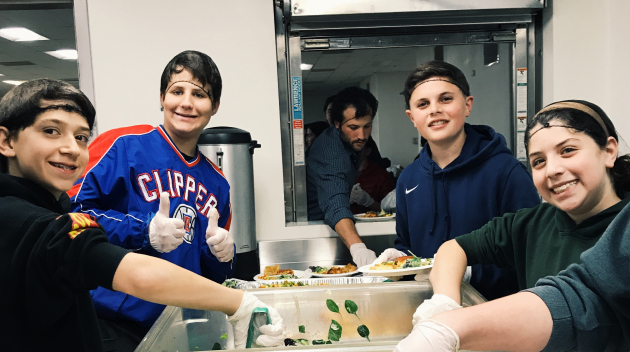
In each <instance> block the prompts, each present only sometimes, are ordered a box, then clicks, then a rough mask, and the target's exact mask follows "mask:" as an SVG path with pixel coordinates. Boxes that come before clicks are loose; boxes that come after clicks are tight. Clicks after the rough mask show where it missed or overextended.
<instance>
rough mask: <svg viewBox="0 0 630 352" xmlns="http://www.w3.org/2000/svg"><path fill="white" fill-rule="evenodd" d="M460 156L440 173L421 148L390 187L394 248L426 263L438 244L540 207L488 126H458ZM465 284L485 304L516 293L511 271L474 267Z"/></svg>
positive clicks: (528, 178) (427, 151)
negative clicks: (460, 131) (462, 133)
mask: <svg viewBox="0 0 630 352" xmlns="http://www.w3.org/2000/svg"><path fill="white" fill-rule="evenodd" d="M464 131H465V132H466V141H465V142H464V146H463V148H462V151H461V154H460V155H459V156H458V157H457V158H456V159H455V160H453V162H451V163H450V164H448V165H447V166H446V167H445V168H444V169H442V168H440V167H439V166H438V165H437V164H436V163H435V162H434V161H433V160H432V159H431V149H430V147H429V145H426V146H425V147H424V148H423V149H422V151H421V152H420V155H419V157H418V159H417V160H416V161H414V162H413V163H412V164H411V165H409V166H408V167H407V168H405V169H404V170H403V172H402V173H401V175H400V177H399V179H398V183H397V185H396V233H397V235H398V237H397V238H396V242H395V243H396V248H397V249H398V250H401V251H409V250H411V252H413V254H415V255H417V256H421V257H424V258H432V257H433V256H434V254H435V253H436V252H437V250H438V248H439V247H440V246H441V245H442V243H444V242H446V241H448V240H451V239H453V238H455V237H457V236H460V235H463V234H466V233H469V232H471V231H473V230H476V229H479V228H480V227H482V226H483V225H485V224H486V223H487V222H489V221H490V220H492V218H494V217H498V216H502V215H503V214H505V213H513V212H516V211H517V210H519V209H521V208H531V207H534V206H536V205H538V204H539V203H540V197H539V196H538V192H537V191H536V188H535V187H534V184H533V182H532V178H531V175H530V174H529V172H528V171H527V169H526V168H525V166H523V164H522V163H521V162H519V161H518V160H517V159H516V158H514V156H512V152H511V151H510V150H509V149H508V148H507V145H506V142H505V138H504V137H503V136H502V135H501V134H499V133H497V132H495V131H494V130H493V129H492V128H491V127H489V126H483V125H469V124H465V125H464ZM470 284H471V285H472V286H473V287H475V288H476V289H477V290H478V291H479V292H480V293H481V294H482V295H484V296H485V297H486V298H487V299H494V298H499V297H503V296H506V295H509V294H512V293H515V292H517V291H518V283H517V280H516V273H515V272H514V271H513V269H507V268H505V269H500V268H497V267H496V266H494V265H474V266H473V267H472V278H471V280H470Z"/></svg>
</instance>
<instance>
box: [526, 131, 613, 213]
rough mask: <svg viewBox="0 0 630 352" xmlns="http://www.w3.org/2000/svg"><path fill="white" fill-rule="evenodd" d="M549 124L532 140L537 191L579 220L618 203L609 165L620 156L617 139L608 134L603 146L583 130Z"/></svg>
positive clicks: (534, 135)
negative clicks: (609, 173) (606, 141)
mask: <svg viewBox="0 0 630 352" xmlns="http://www.w3.org/2000/svg"><path fill="white" fill-rule="evenodd" d="M550 125H551V126H552V127H550V128H543V129H541V130H539V129H540V127H541V125H538V126H535V127H534V128H532V131H534V133H533V135H532V137H531V139H530V141H529V162H530V165H531V166H532V177H533V180H534V185H536V189H538V193H539V194H540V195H541V196H542V197H543V199H544V200H546V201H547V202H549V203H550V204H552V205H553V206H555V207H557V208H559V209H561V210H563V211H565V212H566V213H567V214H568V215H569V216H570V217H571V218H572V219H573V220H574V221H575V222H576V223H580V222H582V221H583V220H585V219H587V218H589V217H590V216H593V215H595V214H597V213H599V212H601V211H603V210H605V209H607V208H608V207H610V206H612V205H614V204H616V203H617V202H618V201H619V198H618V197H617V195H616V194H615V191H614V189H613V186H612V183H611V181H610V177H609V176H608V173H607V171H608V169H610V168H612V167H613V165H614V164H615V159H616V158H617V141H616V140H615V139H614V138H613V137H608V143H607V145H606V147H605V148H604V149H601V148H600V147H599V146H598V145H597V144H596V143H595V141H594V140H593V139H592V138H591V137H589V136H588V135H586V134H585V133H582V132H576V131H574V130H571V129H569V128H565V127H553V126H559V125H562V123H561V122H559V121H551V122H550Z"/></svg>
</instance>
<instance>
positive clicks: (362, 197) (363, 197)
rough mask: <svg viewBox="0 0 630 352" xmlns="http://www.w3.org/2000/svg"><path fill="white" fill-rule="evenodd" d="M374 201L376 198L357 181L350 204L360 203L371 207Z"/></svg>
mask: <svg viewBox="0 0 630 352" xmlns="http://www.w3.org/2000/svg"><path fill="white" fill-rule="evenodd" d="M372 203H374V199H372V197H370V195H369V194H368V193H367V192H366V191H364V190H362V189H361V185H360V184H358V183H355V184H354V186H352V192H350V204H358V205H362V206H364V207H369V206H370V205H372Z"/></svg>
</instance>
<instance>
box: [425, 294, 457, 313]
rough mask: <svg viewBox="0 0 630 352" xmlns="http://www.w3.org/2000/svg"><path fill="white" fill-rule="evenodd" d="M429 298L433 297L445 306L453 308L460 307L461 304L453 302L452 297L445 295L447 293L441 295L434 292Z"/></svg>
mask: <svg viewBox="0 0 630 352" xmlns="http://www.w3.org/2000/svg"><path fill="white" fill-rule="evenodd" d="M431 299H434V300H436V301H439V302H440V303H443V304H446V305H447V306H449V307H451V308H453V309H457V308H461V307H462V306H460V305H459V304H457V302H455V300H454V299H452V298H451V297H449V296H447V295H443V294H440V293H436V294H434V295H433V297H431Z"/></svg>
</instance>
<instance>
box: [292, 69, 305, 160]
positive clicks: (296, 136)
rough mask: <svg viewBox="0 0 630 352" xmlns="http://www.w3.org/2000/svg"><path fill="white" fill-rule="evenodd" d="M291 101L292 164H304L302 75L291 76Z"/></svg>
mask: <svg viewBox="0 0 630 352" xmlns="http://www.w3.org/2000/svg"><path fill="white" fill-rule="evenodd" d="M291 96H292V103H293V124H292V125H293V164H294V165H304V159H305V158H304V130H303V129H304V122H303V119H302V77H299V76H297V77H291Z"/></svg>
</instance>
